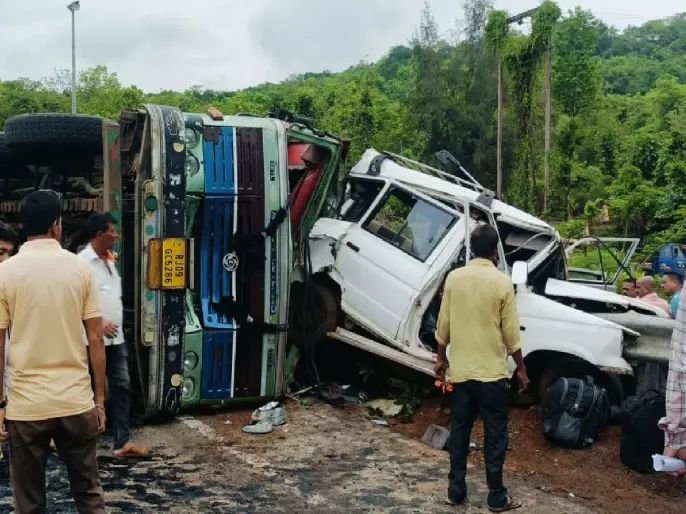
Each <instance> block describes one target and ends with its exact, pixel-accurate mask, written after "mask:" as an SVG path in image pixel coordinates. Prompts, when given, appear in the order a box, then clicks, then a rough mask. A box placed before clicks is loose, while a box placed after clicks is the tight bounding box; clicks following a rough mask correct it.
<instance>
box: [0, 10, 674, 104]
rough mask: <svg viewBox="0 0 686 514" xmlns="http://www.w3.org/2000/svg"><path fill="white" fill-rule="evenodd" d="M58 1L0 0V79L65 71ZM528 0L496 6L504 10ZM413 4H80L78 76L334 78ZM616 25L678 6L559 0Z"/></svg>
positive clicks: (443, 18) (144, 80)
mask: <svg viewBox="0 0 686 514" xmlns="http://www.w3.org/2000/svg"><path fill="white" fill-rule="evenodd" d="M68 3H69V2H68V1H67V0H0V79H2V80H9V79H15V78H18V77H28V78H31V79H40V78H43V77H47V76H52V75H53V74H54V70H55V69H57V68H69V69H70V68H71V21H70V13H69V11H68V10H67V7H66V6H67V4H68ZM428 3H429V5H430V6H431V8H432V10H433V12H434V15H435V17H436V20H437V22H438V24H439V27H440V30H441V32H442V33H443V34H445V35H448V34H450V33H451V31H453V30H454V29H455V27H459V20H460V18H461V16H462V1H461V0H429V2H428ZM537 3H539V2H538V0H496V8H499V9H505V10H507V11H509V12H510V13H511V14H515V13H518V12H521V11H524V10H526V9H529V8H531V7H532V6H535V5H537ZM423 4H424V2H423V1H422V0H116V1H115V0H81V10H80V11H78V12H77V13H76V38H77V43H76V44H77V69H84V68H88V67H91V66H94V65H96V64H104V65H106V66H107V67H108V68H109V70H110V71H114V72H117V74H118V75H119V78H120V80H121V81H122V82H123V83H124V84H135V85H137V86H139V87H141V88H142V89H144V90H145V91H158V90H160V89H176V90H183V89H186V88H187V87H189V86H192V85H201V86H203V87H207V88H212V89H221V90H234V89H239V88H244V87H247V86H251V85H256V84H259V83H262V82H267V81H271V82H277V81H280V80H283V79H285V78H287V77H288V76H289V75H291V74H294V73H303V72H307V71H313V72H316V71H323V70H331V71H340V70H343V69H345V68H347V67H348V66H351V65H353V64H356V63H358V62H359V61H360V60H376V59H378V58H379V57H381V56H382V55H384V54H385V53H386V52H387V50H388V49H389V48H390V47H391V46H393V45H396V44H401V43H406V42H407V41H409V39H410V38H411V37H412V34H413V33H414V31H415V30H416V28H417V26H418V24H419V18H420V14H421V11H422V8H423ZM558 4H559V5H560V7H561V8H562V9H563V11H566V10H568V9H571V8H573V7H574V6H576V5H579V6H581V7H583V8H586V9H591V10H592V11H593V12H594V13H595V14H596V16H598V17H599V18H601V19H602V20H604V21H605V22H606V23H609V24H611V25H614V26H616V27H618V28H624V27H626V26H627V25H640V24H641V23H643V22H645V21H647V20H651V19H656V18H661V17H665V16H670V15H673V14H675V13H677V12H680V11H686V3H685V2H684V0H651V1H648V2H638V1H637V0H634V1H630V0H595V1H594V0H569V1H568V0H558Z"/></svg>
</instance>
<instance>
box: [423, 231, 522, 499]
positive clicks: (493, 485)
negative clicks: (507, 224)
mask: <svg viewBox="0 0 686 514" xmlns="http://www.w3.org/2000/svg"><path fill="white" fill-rule="evenodd" d="M470 242H471V249H472V253H473V255H474V259H473V260H472V261H470V262H469V264H468V265H467V266H465V267H464V268H459V269H457V270H455V271H453V272H451V273H450V274H449V275H448V278H447V279H446V283H445V290H444V293H443V301H442V303H441V310H440V313H439V315H438V328H437V330H436V340H437V341H438V356H437V360H436V367H435V372H436V377H437V378H439V379H441V380H442V379H444V378H445V379H447V380H449V381H450V382H452V384H453V393H452V426H451V433H450V475H449V478H448V480H449V486H448V502H449V503H451V504H454V505H459V504H461V503H463V502H464V501H465V499H466V497H467V483H466V481H465V477H466V474H467V455H468V453H469V439H470V436H471V432H472V426H473V425H474V420H475V419H476V416H477V414H480V415H481V418H482V419H483V422H484V438H485V441H484V443H485V444H484V449H485V455H484V457H485V461H486V481H487V483H488V489H489V493H488V508H489V509H490V510H491V511H492V512H505V511H508V510H512V509H516V508H518V507H521V503H518V502H515V501H514V500H513V499H512V498H510V497H509V496H508V494H507V489H506V488H505V486H504V485H503V464H504V463H505V451H506V450H507V444H508V443H507V440H508V435H507V407H506V399H507V391H508V388H509V378H510V375H509V373H508V371H507V357H508V355H511V356H512V358H513V359H514V361H515V363H516V364H517V378H518V379H519V382H520V384H521V389H520V391H523V390H524V389H525V388H526V387H527V386H528V384H529V378H528V377H527V374H526V368H525V366H524V360H523V358H522V351H521V348H520V343H519V317H518V315H517V306H516V303H515V294H514V288H513V286H512V282H511V280H510V279H509V278H508V277H507V276H506V275H505V274H503V273H501V272H500V271H498V269H497V268H496V266H495V264H494V263H496V262H497V261H498V232H497V231H496V230H495V229H494V228H493V227H491V226H490V225H480V226H478V227H476V228H475V229H474V230H473V232H472V234H471V239H470ZM447 369H449V374H448V376H446V370H447Z"/></svg>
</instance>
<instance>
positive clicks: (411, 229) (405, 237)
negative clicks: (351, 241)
mask: <svg viewBox="0 0 686 514" xmlns="http://www.w3.org/2000/svg"><path fill="white" fill-rule="evenodd" d="M456 219H457V218H456V217H455V216H453V215H452V214H450V213H449V212H446V211H444V210H443V209H441V208H439V207H436V206H435V205H433V204H430V203H428V202H425V201H424V200H422V199H420V198H417V197H415V196H413V195H411V194H409V193H407V192H405V191H402V190H400V189H391V190H390V191H389V192H388V193H387V194H386V196H385V197H384V199H383V200H382V201H381V203H380V204H379V205H378V206H377V207H376V209H375V210H374V212H373V213H372V215H371V216H370V217H369V219H368V220H367V221H366V222H365V223H364V225H363V228H365V229H366V230H368V231H369V232H371V233H372V234H374V235H376V236H377V237H379V238H381V239H383V240H384V241H386V242H388V243H390V244H392V245H393V246H396V247H398V248H400V249H401V250H403V251H404V252H406V253H409V254H410V255H412V256H413V257H416V258H417V259H419V260H420V261H425V260H426V259H427V258H428V257H429V255H431V252H432V251H433V250H434V248H436V246H437V245H438V243H440V241H441V239H443V237H444V236H445V234H446V233H447V232H448V230H450V228H451V227H452V226H453V223H455V221H456Z"/></svg>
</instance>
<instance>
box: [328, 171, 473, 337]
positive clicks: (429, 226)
mask: <svg viewBox="0 0 686 514" xmlns="http://www.w3.org/2000/svg"><path fill="white" fill-rule="evenodd" d="M455 230H462V231H464V221H463V219H462V215H461V214H460V213H458V212H457V211H455V210H452V209H450V208H449V207H448V206H445V205H442V204H440V203H439V202H436V201H434V200H432V199H431V198H429V197H427V196H424V195H421V194H419V193H417V192H414V191H411V190H408V189H406V188H403V187H401V186H399V185H397V184H394V183H392V184H390V185H389V186H388V187H387V188H386V189H385V190H384V191H382V192H381V195H380V197H379V199H378V200H377V201H376V202H375V204H374V205H373V206H372V207H371V209H370V210H369V211H368V212H367V214H366V215H365V216H364V217H363V218H362V221H361V222H359V223H356V224H354V225H352V226H351V227H350V229H349V230H348V231H347V233H346V234H345V236H344V237H343V238H342V239H341V242H340V245H339V248H338V250H337V255H336V264H335V267H336V270H337V271H338V273H339V274H340V275H341V277H342V278H343V282H344V291H343V295H342V299H341V306H342V308H343V311H344V312H345V313H346V314H347V315H348V316H350V317H351V318H353V319H354V320H356V321H358V322H359V323H360V324H361V325H363V326H364V327H365V328H367V329H368V330H370V331H372V332H375V333H376V334H377V335H379V336H382V337H383V338H384V339H386V340H388V341H390V342H395V339H396V337H397V334H398V329H399V327H400V325H401V323H402V321H403V319H404V316H405V313H406V312H407V310H408V307H409V305H410V303H411V302H413V301H414V299H415V298H416V296H417V294H418V292H419V291H420V290H421V289H422V286H423V283H424V280H425V277H426V275H427V273H428V272H429V270H430V269H431V266H432V263H433V261H434V260H435V258H436V256H437V254H438V253H440V250H441V249H442V248H443V247H444V246H445V244H447V242H448V240H449V239H450V238H449V237H446V236H447V235H448V234H449V233H451V232H452V231H455Z"/></svg>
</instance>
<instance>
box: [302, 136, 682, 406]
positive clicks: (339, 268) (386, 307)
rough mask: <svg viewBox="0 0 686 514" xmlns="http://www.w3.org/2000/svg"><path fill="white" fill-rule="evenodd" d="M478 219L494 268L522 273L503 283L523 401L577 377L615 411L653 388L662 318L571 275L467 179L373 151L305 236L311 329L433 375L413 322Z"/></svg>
mask: <svg viewBox="0 0 686 514" xmlns="http://www.w3.org/2000/svg"><path fill="white" fill-rule="evenodd" d="M480 223H488V224H490V225H492V226H494V227H496V228H497V229H498V231H499V233H500V236H501V244H500V248H499V254H500V264H499V266H500V268H501V270H502V271H503V272H505V273H511V271H512V268H513V267H514V266H515V264H516V263H520V264H518V267H520V269H521V267H523V266H525V267H526V269H527V273H526V277H525V279H524V280H521V279H519V283H515V284H514V285H515V286H516V289H517V304H518V309H519V314H520V319H521V337H522V347H523V353H524V356H525V359H526V363H527V368H528V370H529V373H530V376H531V377H532V379H533V383H534V386H535V387H533V392H534V393H537V394H538V395H539V396H540V395H541V394H542V393H543V392H544V391H545V390H546V388H547V387H548V386H549V385H550V384H551V383H552V382H554V381H555V380H556V379H557V378H558V377H559V376H580V375H586V374H590V375H593V376H595V378H596V379H597V380H598V381H599V382H600V383H601V384H603V385H604V386H605V387H606V388H607V389H608V391H609V394H610V397H611V399H612V400H613V402H615V403H618V402H620V401H621V400H622V399H623V398H624V397H625V396H626V395H628V394H631V393H633V392H634V391H636V390H642V389H646V388H653V387H661V386H663V385H664V380H665V377H666V370H667V361H668V357H669V353H668V352H669V337H670V335H671V330H672V326H673V321H671V320H670V319H668V317H667V315H666V314H665V313H664V312H662V311H660V310H659V309H656V308H653V307H652V306H650V305H646V304H644V303H642V302H640V301H638V300H634V299H630V298H626V297H622V296H620V295H617V294H615V293H614V292H611V291H608V290H603V289H604V288H603V287H597V284H595V287H594V284H588V283H584V282H585V281H586V280H585V279H584V278H581V279H578V278H575V277H573V276H570V274H569V272H568V268H567V261H566V256H565V251H564V246H563V244H562V241H561V238H560V235H559V234H558V233H557V231H556V230H555V229H554V228H553V227H552V226H550V225H549V224H547V223H545V222H543V221H542V220H540V219H538V218H535V217H534V216H531V215H529V214H527V213H525V212H523V211H521V210H519V209H516V208H514V207H512V206H510V205H508V204H506V203H503V202H501V201H499V200H497V199H495V198H494V195H493V194H492V193H491V192H489V191H488V190H486V189H485V188H483V187H482V186H481V185H480V184H479V183H478V182H477V181H476V180H474V179H473V178H472V177H471V176H470V175H469V174H466V178H463V177H460V176H458V175H456V174H453V173H447V172H445V171H443V170H439V169H436V168H433V167H430V166H426V165H424V164H421V163H418V162H415V161H411V160H409V159H406V158H404V157H401V156H399V155H395V154H391V153H379V152H377V151H375V150H372V149H370V150H368V151H367V152H366V153H365V154H364V155H363V157H362V158H361V160H360V162H358V163H357V164H356V165H355V166H354V167H353V168H352V170H351V172H350V174H349V175H348V177H347V187H346V196H345V198H344V201H343V202H341V207H340V209H339V212H338V215H337V216H336V217H335V218H321V219H319V220H318V221H317V223H316V224H315V225H314V227H313V229H312V231H311V232H310V247H311V259H312V269H313V272H314V273H315V278H316V281H317V283H318V284H319V286H318V288H317V289H316V290H315V291H314V294H317V295H318V296H319V297H318V298H317V300H316V302H315V303H316V304H317V305H319V306H320V308H319V311H318V313H315V314H317V315H318V316H319V317H318V320H317V322H316V323H315V325H316V326H317V330H318V331H319V332H320V333H321V332H324V331H328V332H329V335H330V336H331V337H332V338H333V339H336V340H339V341H342V342H345V343H347V344H350V345H353V346H356V347H359V348H362V349H365V350H368V351H370V352H373V353H376V354H378V355H381V356H384V357H386V358H389V359H392V360H394V361H397V362H399V363H402V364H405V365H407V366H410V367H412V368H414V369H416V370H419V371H422V372H425V373H427V374H432V367H433V361H434V359H435V350H436V348H435V343H433V344H432V341H431V340H430V338H426V337H423V336H422V333H423V325H424V326H425V325H426V322H427V319H430V318H431V316H435V315H436V311H437V308H438V305H439V304H440V300H439V298H438V294H439V289H440V287H441V285H442V283H443V281H444V279H445V277H446V275H447V273H448V272H449V271H450V270H452V269H454V268H455V267H459V266H464V265H465V264H466V263H467V262H468V261H469V260H470V251H469V237H467V236H468V234H469V233H470V231H471V229H472V228H473V227H474V226H475V225H477V224H480ZM524 263H525V264H524ZM605 285H607V284H605ZM424 332H426V331H425V330H424ZM510 366H511V370H513V369H514V364H513V363H512V362H510Z"/></svg>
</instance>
